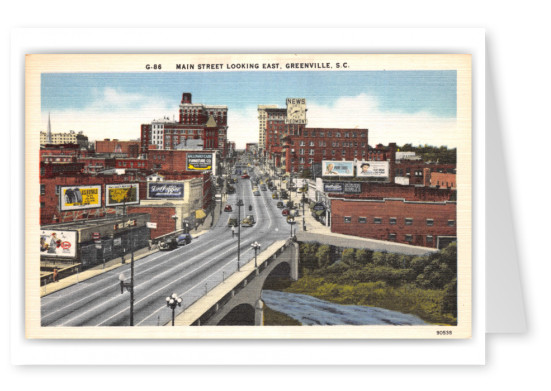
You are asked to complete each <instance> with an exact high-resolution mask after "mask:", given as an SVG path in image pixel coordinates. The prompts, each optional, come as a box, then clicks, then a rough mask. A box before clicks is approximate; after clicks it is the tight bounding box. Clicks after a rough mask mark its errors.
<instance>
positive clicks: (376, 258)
mask: <svg viewBox="0 0 551 391" xmlns="http://www.w3.org/2000/svg"><path fill="white" fill-rule="evenodd" d="M372 259H373V264H374V265H375V266H384V265H385V263H386V259H385V254H384V253H381V252H378V251H375V252H374V253H373V256H372Z"/></svg>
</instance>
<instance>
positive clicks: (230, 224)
mask: <svg viewBox="0 0 551 391" xmlns="http://www.w3.org/2000/svg"><path fill="white" fill-rule="evenodd" d="M237 221H238V220H237V217H235V216H233V217H230V218H229V219H228V227H237V226H238V225H239V224H238V222H237Z"/></svg>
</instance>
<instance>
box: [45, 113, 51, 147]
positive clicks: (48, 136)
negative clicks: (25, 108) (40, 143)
mask: <svg viewBox="0 0 551 391" xmlns="http://www.w3.org/2000/svg"><path fill="white" fill-rule="evenodd" d="M51 143H52V122H51V121H50V113H48V132H47V133H46V144H51Z"/></svg>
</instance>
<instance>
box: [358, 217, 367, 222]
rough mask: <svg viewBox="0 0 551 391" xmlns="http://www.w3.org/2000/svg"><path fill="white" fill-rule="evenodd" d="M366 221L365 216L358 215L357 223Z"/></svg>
mask: <svg viewBox="0 0 551 391" xmlns="http://www.w3.org/2000/svg"><path fill="white" fill-rule="evenodd" d="M366 222H367V217H358V223H360V224H365V223H366Z"/></svg>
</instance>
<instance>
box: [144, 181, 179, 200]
mask: <svg viewBox="0 0 551 391" xmlns="http://www.w3.org/2000/svg"><path fill="white" fill-rule="evenodd" d="M147 198H148V199H150V200H158V199H166V198H169V199H183V198H184V184H183V183H177V182H153V183H148V184H147Z"/></svg>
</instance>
